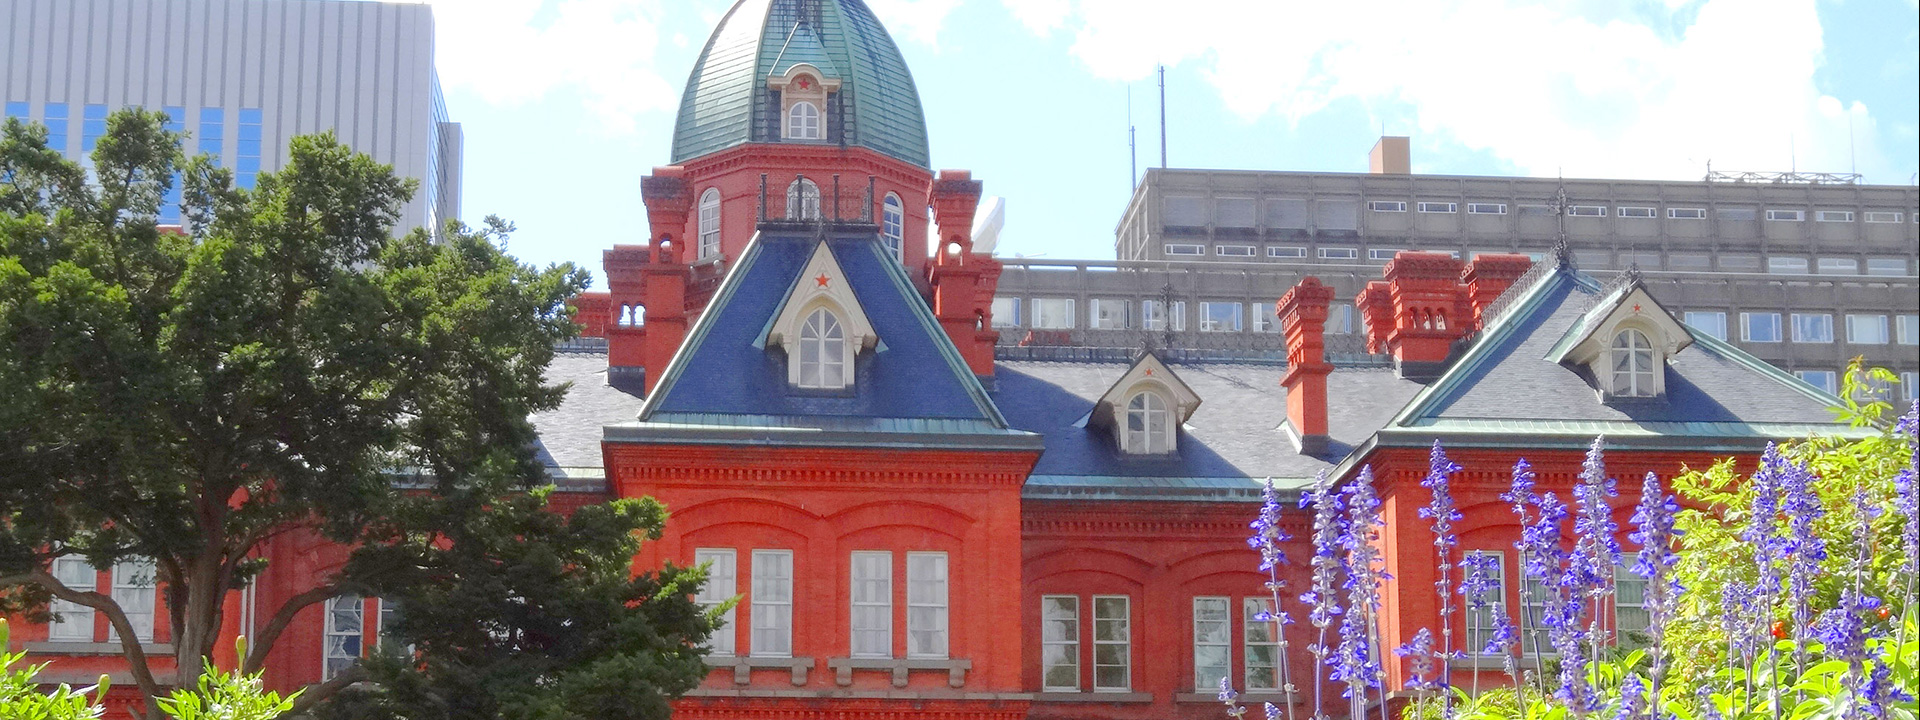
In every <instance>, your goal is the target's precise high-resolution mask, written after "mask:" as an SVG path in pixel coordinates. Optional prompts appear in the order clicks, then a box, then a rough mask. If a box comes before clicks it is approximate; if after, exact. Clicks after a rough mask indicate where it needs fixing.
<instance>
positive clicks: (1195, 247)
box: [1162, 243, 1207, 257]
mask: <svg viewBox="0 0 1920 720" xmlns="http://www.w3.org/2000/svg"><path fill="white" fill-rule="evenodd" d="M1162 249H1163V250H1164V251H1165V252H1166V254H1168V255H1179V256H1181V257H1201V256H1204V255H1206V254H1207V246H1205V245H1200V244H1197V243H1167V245H1166V247H1165V248H1162Z"/></svg>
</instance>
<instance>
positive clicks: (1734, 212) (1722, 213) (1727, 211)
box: [1713, 207, 1755, 222]
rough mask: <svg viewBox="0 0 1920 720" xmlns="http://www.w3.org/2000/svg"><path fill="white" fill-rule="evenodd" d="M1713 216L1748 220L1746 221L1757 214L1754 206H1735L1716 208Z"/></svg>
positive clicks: (1722, 218)
mask: <svg viewBox="0 0 1920 720" xmlns="http://www.w3.org/2000/svg"><path fill="white" fill-rule="evenodd" d="M1713 216H1714V217H1717V218H1720V219H1721V220H1732V221H1738V222H1746V221H1749V220H1752V219H1753V218H1754V217H1755V214H1754V212H1753V208H1740V207H1734V208H1716V209H1715V210H1714V211H1713Z"/></svg>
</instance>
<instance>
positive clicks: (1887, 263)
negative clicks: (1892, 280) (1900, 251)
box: [1867, 257, 1907, 277]
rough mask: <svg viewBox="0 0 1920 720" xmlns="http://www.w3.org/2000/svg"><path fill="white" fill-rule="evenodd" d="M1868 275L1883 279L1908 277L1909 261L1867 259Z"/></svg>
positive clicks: (1884, 258) (1900, 259)
mask: <svg viewBox="0 0 1920 720" xmlns="http://www.w3.org/2000/svg"><path fill="white" fill-rule="evenodd" d="M1895 265H1898V267H1895ZM1867 274H1868V275H1878V276H1882V277H1906V276H1907V259H1906V258H1887V257H1878V258H1873V257H1870V258H1867Z"/></svg>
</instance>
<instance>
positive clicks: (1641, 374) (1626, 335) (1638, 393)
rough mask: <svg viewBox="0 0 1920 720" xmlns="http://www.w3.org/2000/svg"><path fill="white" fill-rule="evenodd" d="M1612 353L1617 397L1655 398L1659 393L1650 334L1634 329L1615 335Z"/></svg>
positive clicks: (1610, 362)
mask: <svg viewBox="0 0 1920 720" xmlns="http://www.w3.org/2000/svg"><path fill="white" fill-rule="evenodd" d="M1609 352H1610V354H1611V355H1612V357H1611V358H1610V359H1609V364H1610V365H1611V366H1612V367H1613V394H1614V395H1618V396H1621V397H1652V396H1653V395H1654V394H1656V392H1657V390H1656V385H1655V383H1654V377H1653V374H1654V367H1655V365H1654V357H1653V356H1654V349H1653V343H1652V341H1649V340H1648V339H1647V335H1646V333H1643V332H1640V331H1639V330H1634V329H1631V328H1629V329H1626V330H1622V331H1620V333H1619V334H1617V335H1614V336H1613V349H1612V350H1611V351H1609Z"/></svg>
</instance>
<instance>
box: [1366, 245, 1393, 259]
mask: <svg viewBox="0 0 1920 720" xmlns="http://www.w3.org/2000/svg"><path fill="white" fill-rule="evenodd" d="M1398 254H1400V251H1399V250H1394V249H1390V248H1376V249H1372V250H1368V251H1367V259H1368V260H1373V261H1376V262H1386V261H1388V260H1392V259H1393V256H1395V255H1398Z"/></svg>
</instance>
